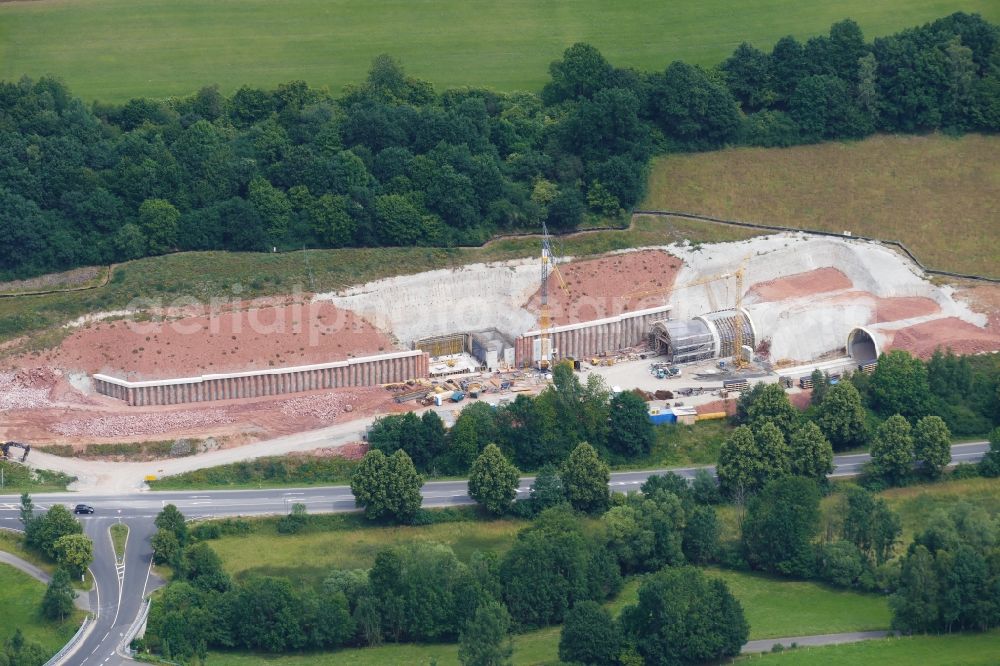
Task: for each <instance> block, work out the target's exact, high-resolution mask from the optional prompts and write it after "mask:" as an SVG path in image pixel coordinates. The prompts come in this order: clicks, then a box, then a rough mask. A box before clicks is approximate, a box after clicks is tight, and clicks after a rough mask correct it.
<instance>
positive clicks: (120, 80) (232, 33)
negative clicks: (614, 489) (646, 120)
mask: <svg viewBox="0 0 1000 666" xmlns="http://www.w3.org/2000/svg"><path fill="white" fill-rule="evenodd" d="M143 8H144V10H145V11H143V12H136V11H134V9H135V7H134V5H133V4H131V3H129V2H128V1H127V0H95V1H92V2H87V3H75V2H41V3H40V2H30V3H28V2H26V3H19V2H18V3H3V4H0V10H2V11H0V35H2V36H3V42H2V43H3V50H2V51H0V54H2V56H3V57H2V58H0V76H2V77H3V78H5V79H10V80H17V79H18V78H19V77H20V76H21V75H22V74H31V75H35V76H37V75H41V74H55V75H57V76H60V77H62V78H64V79H65V80H66V81H67V82H69V84H70V85H71V86H72V87H73V88H74V92H76V93H77V94H79V95H81V96H82V97H84V98H85V99H86V100H87V101H90V100H92V99H99V100H101V101H107V102H110V101H117V102H123V101H125V100H127V99H129V98H130V97H137V96H153V97H166V96H168V95H184V94H188V93H191V92H193V91H194V90H196V89H198V88H199V87H201V86H204V85H209V84H212V83H219V84H221V86H222V88H223V89H224V90H227V91H228V90H233V89H235V88H236V87H237V86H240V85H242V84H250V85H255V86H274V85H275V84H277V83H281V82H287V81H292V80H296V79H303V80H306V81H308V82H309V83H311V84H314V85H320V86H329V87H330V89H331V90H333V91H335V92H339V91H340V90H341V88H343V86H344V85H345V84H348V83H359V82H360V81H361V80H362V79H363V78H364V76H365V72H366V70H367V69H368V66H369V63H370V61H371V59H372V58H373V57H374V56H376V55H378V54H380V53H386V52H388V53H391V54H392V55H394V56H396V57H398V58H400V59H401V60H402V61H403V63H404V64H405V65H406V67H407V71H408V73H410V74H413V75H415V76H418V77H420V78H423V79H427V80H430V81H432V82H433V83H434V84H435V85H436V86H439V87H448V86H476V87H480V86H481V87H487V88H493V89H499V90H525V89H530V90H538V89H540V88H541V87H542V85H543V84H544V83H545V81H546V80H547V78H548V74H547V66H548V64H549V62H551V61H552V60H554V59H556V58H558V57H559V55H560V54H561V52H562V50H563V49H565V48H566V47H568V46H570V45H571V44H573V43H574V42H578V41H583V42H588V43H591V44H594V45H595V46H597V47H599V48H600V49H601V50H602V51H603V52H604V53H605V55H606V56H607V57H608V58H609V60H611V62H612V63H613V64H615V65H616V66H620V67H638V68H641V69H648V70H662V69H664V68H665V67H666V66H667V64H668V63H669V62H671V61H672V60H684V61H687V62H690V63H692V64H702V65H713V64H715V63H717V62H719V61H721V60H723V59H725V58H726V57H728V56H729V55H730V53H731V52H732V50H733V49H734V48H735V46H736V45H737V44H739V43H740V42H741V41H744V40H746V41H750V42H753V43H754V45H755V46H758V47H760V48H769V47H770V45H772V44H773V43H774V42H775V41H776V40H777V39H779V38H780V37H782V36H783V35H786V34H794V35H795V36H796V37H797V38H799V39H800V40H803V41H804V40H805V39H807V38H809V37H813V36H816V35H818V34H825V33H826V32H827V31H828V29H829V27H830V24H831V23H833V22H834V21H839V20H841V19H844V18H846V17H851V18H854V19H855V20H857V21H858V22H859V23H860V25H861V27H862V28H863V30H864V32H865V36H866V37H868V38H869V39H870V38H872V37H874V36H879V35H885V34H888V33H891V32H895V31H897V30H899V29H901V28H906V27H910V26H913V25H917V24H920V23H924V22H926V21H931V20H933V19H936V18H940V17H941V16H945V15H947V14H949V13H951V12H954V11H958V10H963V11H967V12H980V13H982V14H983V15H984V16H985V17H986V18H987V19H990V20H993V21H997V20H998V19H1000V10H998V9H997V6H996V4H995V3H991V2H989V0H965V1H964V2H957V1H956V0H921V1H920V2H907V1H906V0H884V1H883V2H880V3H875V4H873V3H866V2H863V1H862V0H843V1H842V2H838V3H835V4H829V5H827V4H817V3H801V2H796V1H795V0H770V1H767V2H765V1H764V0H753V1H751V2H744V3H737V4H732V3H728V2H725V1H724V0H706V1H704V2H694V1H693V0H685V1H683V2H674V3H670V4H669V5H665V4H658V3H653V4H651V3H648V2H642V1H641V0H621V1H620V2H615V3H604V2H600V1H599V0H576V1H575V2H570V0H555V1H552V2H541V3H540V2H531V1H529V0H512V1H510V2H505V3H494V2H485V1H483V0H474V1H472V2H463V1H462V0H438V1H436V2H434V3H430V4H428V3H407V2H401V3H391V4H388V5H382V4H372V3H366V2H338V3H334V4H332V5H331V3H328V2H324V0H286V1H285V2H281V3H273V2H267V1H266V0H242V1H241V2H233V1H231V0H224V1H219V2H213V3H210V4H208V5H206V4H204V3H200V2H197V0H148V1H147V2H146V3H144V5H143ZM261 26H267V30H265V31H261V30H260V28H261ZM175 35H184V39H183V40H181V41H178V40H176V39H174V38H173V36H175ZM359 36H363V37H364V38H363V39H359V38H358V37H359ZM67 44H72V45H73V47H72V48H67ZM206 53H211V54H212V55H213V57H212V58H205V54H206Z"/></svg>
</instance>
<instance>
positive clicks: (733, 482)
mask: <svg viewBox="0 0 1000 666" xmlns="http://www.w3.org/2000/svg"><path fill="white" fill-rule="evenodd" d="M763 465H764V463H763V460H762V457H761V454H760V449H759V448H758V447H757V442H756V441H755V440H754V436H753V431H752V430H750V428H749V427H748V426H740V427H739V428H737V429H736V430H734V431H733V433H732V434H731V435H730V436H729V438H728V439H726V441H724V442H723V443H722V447H721V448H720V449H719V464H718V465H717V466H716V473H717V474H718V475H719V485H720V487H721V488H722V492H723V493H725V494H727V495H729V496H730V497H733V496H735V495H737V494H744V493H753V492H756V491H757V490H758V489H759V487H760V486H759V483H760V479H761V478H762V477H763V474H764V469H763Z"/></svg>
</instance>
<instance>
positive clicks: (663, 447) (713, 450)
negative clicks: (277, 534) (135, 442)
mask: <svg viewBox="0 0 1000 666" xmlns="http://www.w3.org/2000/svg"><path fill="white" fill-rule="evenodd" d="M731 430H732V427H731V426H730V425H729V424H728V422H727V421H724V420H720V421H702V422H700V423H696V424H694V425H691V426H686V425H669V426H660V427H658V428H657V429H656V442H655V443H654V445H653V450H652V451H650V453H649V455H648V456H644V457H642V458H637V459H635V460H630V461H628V462H626V463H621V464H617V465H614V466H613V469H614V470H616V471H622V470H639V469H655V468H662V467H679V466H684V465H711V464H714V463H715V461H716V460H717V459H718V457H719V447H720V446H721V445H722V442H723V440H725V439H726V437H728V436H729V433H730V431H731ZM357 464H358V462H357V461H356V460H346V459H344V458H315V457H311V456H294V455H292V456H273V457H267V458H258V459H257V460H249V461H244V462H238V463H233V464H230V465H219V466H216V467H206V468H204V469H199V470H194V471H191V472H185V473H184V474H177V475H174V476H168V477H164V478H162V479H156V480H155V481H150V482H149V487H150V488H152V489H153V490H195V489H203V488H227V489H231V490H239V489H252V488H283V487H288V486H316V485H346V484H348V483H350V482H351V473H352V472H353V471H354V468H355V467H356V466H357ZM443 478H444V477H429V478H428V480H430V481H435V480H443ZM449 478H450V477H449Z"/></svg>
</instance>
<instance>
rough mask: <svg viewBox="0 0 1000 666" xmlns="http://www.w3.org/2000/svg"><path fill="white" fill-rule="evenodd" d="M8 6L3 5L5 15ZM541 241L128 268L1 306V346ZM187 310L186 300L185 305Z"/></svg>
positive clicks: (573, 244)
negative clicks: (140, 311) (90, 285)
mask: <svg viewBox="0 0 1000 666" xmlns="http://www.w3.org/2000/svg"><path fill="white" fill-rule="evenodd" d="M4 9H5V6H4V5H3V4H2V3H0V13H2V11H3V10H4ZM753 235H755V234H754V233H752V232H749V231H747V230H744V229H737V228H727V227H721V226H719V225H714V224H708V223H703V222H691V221H688V220H677V219H673V218H665V219H663V218H649V217H637V218H636V219H635V221H634V223H633V225H632V226H631V227H630V228H629V229H628V230H626V231H596V232H586V233H579V234H574V235H572V236H566V237H562V238H560V239H558V241H557V243H556V245H557V246H558V251H559V253H560V254H562V255H572V256H589V255H596V254H602V253H604V252H609V251H612V250H620V249H625V248H630V247H642V246H646V245H663V244H668V243H672V242H674V241H679V240H684V239H688V240H691V241H692V242H703V243H708V242H721V241H731V240H741V239H744V238H748V237H750V236H753ZM537 253H538V239H537V238H505V239H499V240H496V241H493V242H491V243H489V244H487V245H486V246H484V247H481V248H451V249H444V248H363V249H342V250H305V251H300V252H288V253H282V254H264V253H239V252H233V253H230V252H185V253H179V254H172V255H167V256H163V257H151V258H148V259H140V260H137V261H133V262H129V263H127V264H123V265H121V266H120V267H118V268H117V269H116V270H115V273H114V276H113V277H112V279H111V282H110V283H108V284H107V285H106V286H104V287H100V288H98V289H93V290H90V291H82V292H75V293H66V294H51V295H46V296H22V297H17V298H5V299H0V342H3V341H5V340H9V339H11V338H15V337H18V336H21V335H25V334H27V333H29V332H32V331H40V330H41V329H52V330H49V331H46V333H44V334H39V335H32V336H31V338H30V339H27V340H24V341H22V343H21V344H19V345H17V346H14V347H11V348H10V349H9V350H6V351H5V354H12V353H15V352H23V351H34V350H40V349H45V348H48V347H51V346H52V345H54V344H58V342H59V341H60V340H61V339H62V337H64V336H65V335H66V334H67V330H66V329H53V327H54V326H57V325H59V324H63V323H65V322H68V321H70V320H72V319H73V318H75V317H78V316H80V315H83V314H86V313H89V312H104V311H113V310H121V309H124V308H126V307H129V305H130V303H132V302H133V300H134V299H136V298H138V297H140V296H141V297H142V298H143V299H149V300H146V301H143V304H142V307H144V308H145V307H149V306H150V304H154V305H155V304H159V305H162V306H168V305H170V304H171V303H172V302H173V300H174V299H175V298H177V297H179V296H182V295H183V296H185V297H190V298H194V299H196V300H198V301H200V302H203V303H208V302H209V300H210V299H211V298H213V297H216V298H226V297H229V298H233V297H234V295H233V287H235V286H238V287H240V289H241V290H242V291H240V293H239V298H247V299H251V298H256V297H261V296H274V295H279V294H292V293H294V292H296V291H307V292H325V291H333V290H337V289H342V288H344V287H347V286H350V285H354V284H358V283H362V282H367V281H369V280H377V279H380V278H384V277H390V276H393V275H407V274H412V273H418V272H420V271H425V270H432V269H438V268H447V267H454V266H460V265H463V264H467V263H476V262H483V261H501V260H507V259H518V258H523V257H533V256H535V255H537ZM185 303H187V301H185Z"/></svg>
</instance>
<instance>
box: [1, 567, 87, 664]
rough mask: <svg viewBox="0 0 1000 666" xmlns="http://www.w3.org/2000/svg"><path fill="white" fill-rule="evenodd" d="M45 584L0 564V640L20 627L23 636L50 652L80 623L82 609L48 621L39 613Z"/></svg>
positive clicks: (3, 639) (63, 642)
mask: <svg viewBox="0 0 1000 666" xmlns="http://www.w3.org/2000/svg"><path fill="white" fill-rule="evenodd" d="M44 595H45V585H44V584H42V583H40V582H38V581H37V580H35V579H34V578H32V577H31V576H29V575H28V574H25V573H21V572H20V571H18V570H17V569H15V568H14V567H12V566H9V565H7V564H0V609H3V611H2V616H3V621H0V644H2V643H3V642H4V641H6V640H7V639H8V638H10V637H11V636H12V635H13V634H14V631H15V630H16V629H17V628H18V627H20V628H21V631H23V632H24V636H25V638H27V639H28V640H29V641H34V642H35V643H38V644H40V645H41V646H42V647H44V648H45V649H46V650H47V651H48V652H49V653H50V654H55V653H56V652H58V651H59V648H61V647H62V646H63V645H64V644H65V643H66V641H68V640H69V639H70V638H71V637H72V636H73V634H74V633H75V632H76V630H77V629H78V628H79V626H80V622H81V621H82V620H83V614H82V612H81V611H76V612H75V613H74V614H73V616H72V617H70V618H68V619H67V620H66V621H65V622H63V623H61V624H60V623H51V622H49V621H48V620H45V619H44V618H43V617H42V616H41V615H40V613H39V610H38V609H39V607H40V605H41V603H42V596H44Z"/></svg>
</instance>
